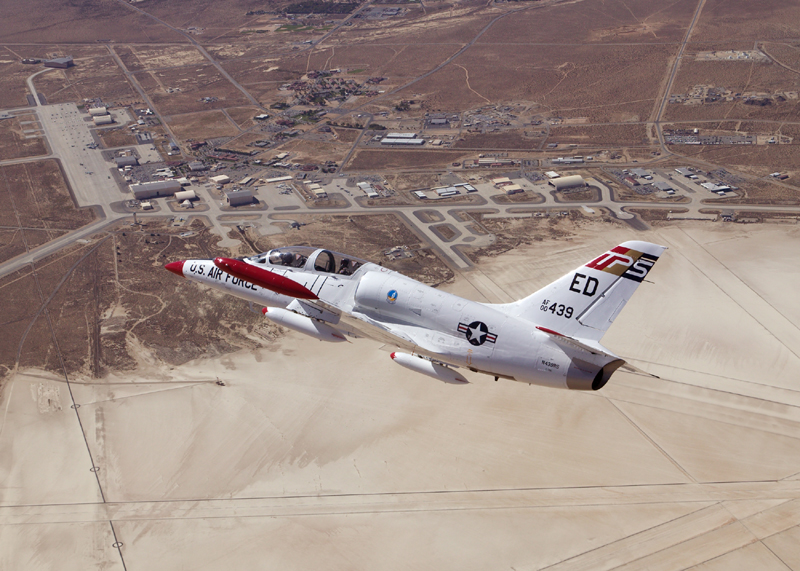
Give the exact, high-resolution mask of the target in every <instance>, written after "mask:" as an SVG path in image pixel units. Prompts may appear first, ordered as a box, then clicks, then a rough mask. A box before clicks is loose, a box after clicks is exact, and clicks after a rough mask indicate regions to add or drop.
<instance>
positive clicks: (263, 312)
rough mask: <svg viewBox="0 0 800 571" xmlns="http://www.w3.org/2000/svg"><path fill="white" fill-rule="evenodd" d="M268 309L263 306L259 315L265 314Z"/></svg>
mask: <svg viewBox="0 0 800 571" xmlns="http://www.w3.org/2000/svg"><path fill="white" fill-rule="evenodd" d="M268 311H269V310H268V309H267V308H266V307H265V308H264V309H262V310H261V315H266V314H267V312H268Z"/></svg>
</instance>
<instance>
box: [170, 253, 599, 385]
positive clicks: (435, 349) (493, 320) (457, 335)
mask: <svg viewBox="0 0 800 571" xmlns="http://www.w3.org/2000/svg"><path fill="white" fill-rule="evenodd" d="M248 263H251V262H248ZM253 265H255V266H257V267H260V268H262V269H266V270H268V271H271V272H275V273H277V274H280V275H285V276H290V277H291V279H292V280H294V281H296V282H298V283H300V284H302V285H303V286H305V287H306V288H308V289H309V290H310V291H312V292H313V293H314V294H315V295H317V296H318V298H319V301H321V302H322V303H323V304H324V305H327V306H329V307H331V308H335V309H336V310H338V311H339V312H341V314H340V315H338V314H336V315H334V314H333V313H331V314H329V315H326V317H325V318H324V319H325V322H326V323H329V324H331V325H332V326H333V327H335V328H337V329H339V330H340V331H342V332H344V333H346V334H348V335H351V336H356V337H360V336H363V337H370V338H373V339H377V340H380V341H383V342H386V343H392V344H395V345H397V346H398V347H401V348H403V349H406V350H409V351H411V352H413V353H417V354H421V355H425V356H428V357H430V358H432V359H436V360H439V361H442V362H444V363H448V364H451V365H455V366H459V367H466V368H469V369H470V370H473V371H480V372H483V373H487V374H491V375H494V376H500V377H505V378H510V379H514V380H517V381H521V382H528V383H535V384H541V385H548V386H552V387H559V388H577V387H576V386H575V384H576V383H586V382H588V383H589V384H591V380H592V378H594V376H595V375H596V374H597V373H598V371H599V370H600V369H601V368H602V367H603V366H604V365H606V364H608V363H609V358H608V356H607V355H596V354H592V353H590V352H588V351H585V350H582V349H580V348H572V347H569V346H565V345H563V344H559V343H555V342H553V340H552V339H551V338H550V336H548V335H547V334H546V333H543V332H541V331H539V330H537V329H536V326H535V324H533V323H531V322H530V321H527V320H524V319H521V318H519V317H515V316H512V315H508V314H506V313H503V312H501V311H499V310H497V309H495V308H494V307H491V306H488V305H485V304H482V303H478V302H474V301H470V300H466V299H463V298H461V297H458V296H456V295H453V294H450V293H447V292H443V291H441V290H438V289H434V288H432V287H429V286H426V285H424V284H422V283H420V282H417V281H416V280H413V279H411V278H408V277H405V276H403V275H402V274H399V273H397V272H394V271H392V270H388V269H386V268H384V267H381V266H378V265H376V264H371V263H367V264H364V265H362V266H361V267H359V268H358V269H357V270H356V271H355V272H354V273H353V275H337V274H333V273H326V272H320V271H315V270H314V269H313V268H309V267H308V266H305V267H303V268H286V267H271V266H269V265H268V264H264V265H261V264H257V263H253ZM183 275H184V276H185V277H186V278H189V279H192V280H193V281H197V282H199V283H202V284H204V285H207V286H210V287H213V288H215V289H219V290H222V291H224V292H226V293H228V294H231V295H234V296H237V297H239V298H242V299H244V300H247V301H251V302H254V303H257V304H260V305H264V306H267V307H280V308H289V309H290V310H293V311H295V310H297V311H299V312H300V313H301V314H305V315H309V316H310V317H316V316H315V315H313V312H309V311H306V310H305V309H304V305H303V304H302V302H298V300H295V299H294V298H292V297H288V296H285V295H281V294H278V293H275V292H273V291H270V290H268V289H265V288H262V287H259V286H257V285H254V284H252V283H248V282H247V281H244V280H241V279H239V278H236V277H233V276H231V275H230V274H227V273H225V272H223V271H221V270H220V269H218V268H217V267H216V266H215V265H214V262H213V261H212V260H187V261H185V262H184V265H183ZM382 324H390V325H391V326H392V330H391V332H388V331H387V329H386V327H383V326H382ZM406 333H407V335H406ZM568 379H569V380H568Z"/></svg>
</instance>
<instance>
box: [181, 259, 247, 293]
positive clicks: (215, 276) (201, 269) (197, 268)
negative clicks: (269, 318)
mask: <svg viewBox="0 0 800 571" xmlns="http://www.w3.org/2000/svg"><path fill="white" fill-rule="evenodd" d="M189 271H190V272H191V273H193V274H195V275H197V276H205V277H207V278H209V279H212V280H217V281H220V282H223V283H226V284H227V283H230V284H231V285H235V286H239V287H243V288H245V289H250V290H253V291H258V286H256V285H253V284H251V283H250V282H247V281H245V280H241V279H239V278H236V277H233V276H232V275H230V274H226V273H225V272H223V271H222V270H220V269H219V268H218V267H216V266H211V267H209V268H208V271H207V272H206V268H205V266H203V264H191V265H189ZM223 276H224V279H222V278H223Z"/></svg>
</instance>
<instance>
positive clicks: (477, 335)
mask: <svg viewBox="0 0 800 571" xmlns="http://www.w3.org/2000/svg"><path fill="white" fill-rule="evenodd" d="M488 334H489V328H488V327H486V324H485V323H484V322H483V321H473V322H472V323H470V324H469V326H467V332H466V333H465V335H466V337H467V341H469V342H470V344H472V345H483V344H484V343H486V336H487V335H488Z"/></svg>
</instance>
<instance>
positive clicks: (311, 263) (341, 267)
mask: <svg viewBox="0 0 800 571" xmlns="http://www.w3.org/2000/svg"><path fill="white" fill-rule="evenodd" d="M247 261H249V262H252V263H255V264H268V265H271V266H283V267H286V268H298V269H304V270H306V271H316V272H323V273H328V274H339V275H343V276H349V275H352V274H353V273H354V272H355V271H356V270H357V269H358V268H360V267H361V266H363V265H364V264H367V263H369V262H367V261H366V260H361V259H359V258H354V257H353V256H348V255H346V254H340V253H339V252H331V251H330V250H323V249H322V248H312V247H310V246H287V247H285V248H275V249H274V250H270V251H269V252H264V253H263V254H258V255H256V256H251V257H250V258H247Z"/></svg>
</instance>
